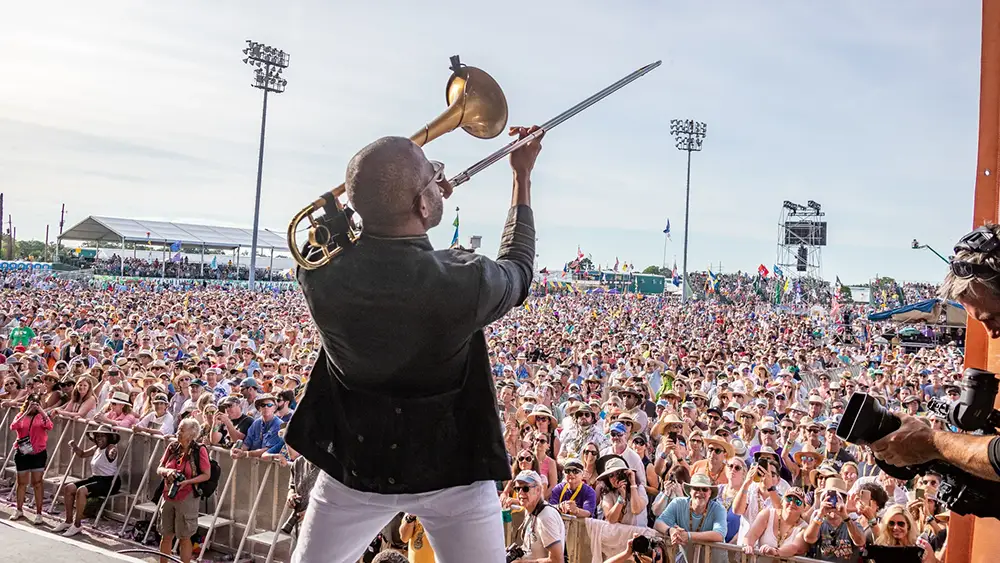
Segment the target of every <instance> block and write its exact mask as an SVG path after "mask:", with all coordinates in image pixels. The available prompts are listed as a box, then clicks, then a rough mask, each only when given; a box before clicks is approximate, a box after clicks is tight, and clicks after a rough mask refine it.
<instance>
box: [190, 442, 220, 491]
mask: <svg viewBox="0 0 1000 563" xmlns="http://www.w3.org/2000/svg"><path fill="white" fill-rule="evenodd" d="M198 447H199V448H204V447H205V446H202V445H199V446H198ZM200 458H201V451H200V450H199V451H198V455H196V456H194V458H192V461H194V470H195V472H197V473H198V474H199V475H200V474H201V468H200V467H198V460H199V459H200ZM208 464H209V470H208V474H209V477H208V481H205V482H202V483H198V484H197V485H194V494H195V496H197V497H201V498H208V497H210V496H212V495H214V494H215V491H216V489H218V488H219V479H220V478H221V477H222V467H221V466H220V465H219V462H217V461H215V460H214V459H212V458H211V457H209V458H208Z"/></svg>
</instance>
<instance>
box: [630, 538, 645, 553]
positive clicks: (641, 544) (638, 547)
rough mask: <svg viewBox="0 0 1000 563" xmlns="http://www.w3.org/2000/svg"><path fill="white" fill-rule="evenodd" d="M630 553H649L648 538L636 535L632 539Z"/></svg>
mask: <svg viewBox="0 0 1000 563" xmlns="http://www.w3.org/2000/svg"><path fill="white" fill-rule="evenodd" d="M632 553H635V554H636V555H649V538H647V537H646V536H638V537H636V538H634V539H633V540H632Z"/></svg>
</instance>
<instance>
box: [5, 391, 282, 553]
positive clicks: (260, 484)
mask: <svg viewBox="0 0 1000 563" xmlns="http://www.w3.org/2000/svg"><path fill="white" fill-rule="evenodd" d="M16 413H17V409H16V408H2V407H0V452H2V453H0V455H2V456H3V458H2V469H0V477H5V478H7V479H6V480H8V481H11V480H12V478H13V477H14V476H15V474H16V471H15V469H14V466H13V446H14V443H15V441H16V440H15V434H14V433H13V432H12V431H11V430H10V421H12V420H13V419H14V416H15V415H16ZM52 422H53V424H54V427H53V429H52V430H51V431H50V432H49V442H48V445H47V450H48V452H49V461H48V465H47V469H46V473H45V476H44V483H45V488H46V493H47V494H52V495H53V498H52V499H51V504H50V505H49V506H48V507H47V508H48V512H49V513H52V511H53V510H54V509H55V507H57V506H61V505H62V496H61V495H60V494H59V492H60V490H61V489H62V487H63V486H64V485H65V484H66V483H72V482H73V481H76V480H79V479H85V478H87V477H89V476H90V474H91V472H90V460H89V459H80V458H79V457H78V456H76V455H75V453H74V452H73V450H72V448H70V447H69V445H68V443H69V442H70V441H73V442H77V443H79V444H81V445H82V446H83V447H84V448H86V447H87V446H88V444H87V438H86V432H87V430H88V426H92V425H94V424H95V423H93V422H90V421H88V420H84V419H73V418H67V417H63V416H55V417H53V419H52ZM115 430H116V431H117V432H118V434H119V435H120V436H121V441H120V442H119V452H120V453H119V456H120V457H119V479H120V481H121V488H120V491H119V492H118V493H117V494H115V495H112V496H110V497H107V498H104V499H102V501H101V504H100V508H99V510H98V511H97V514H96V516H95V517H94V519H93V528H94V531H96V532H98V533H103V534H107V535H115V536H119V537H126V532H127V531H128V530H129V528H130V527H132V526H134V525H135V524H136V522H137V521H139V520H149V521H151V522H152V523H153V525H155V523H156V521H157V515H158V509H159V507H158V505H157V504H154V503H153V502H152V500H151V499H152V494H153V492H154V490H155V489H156V487H157V486H158V485H159V483H160V478H159V476H158V475H157V472H156V471H157V468H158V467H159V463H160V460H161V459H162V456H163V452H164V451H165V447H166V444H167V443H168V442H169V441H170V439H171V437H162V436H150V435H149V434H143V433H133V432H132V430H130V429H127V428H116V429H115ZM208 450H209V456H210V457H211V458H212V459H214V460H215V461H217V462H218V463H219V466H220V467H221V469H222V475H221V477H220V481H219V487H218V489H217V490H216V492H215V494H214V495H212V497H211V498H209V499H202V501H201V506H200V509H199V516H198V527H199V532H200V533H201V534H202V537H203V542H202V545H203V549H202V551H201V553H199V555H198V560H199V561H200V560H201V557H202V556H203V555H204V553H205V552H206V551H207V550H208V548H209V547H211V548H213V549H216V550H219V551H222V552H226V553H236V552H237V550H241V551H242V555H244V556H251V555H252V556H254V557H256V558H259V559H260V560H264V558H266V557H269V556H270V558H272V559H273V560H275V561H287V560H288V559H290V555H291V538H290V537H289V536H287V535H285V534H281V533H280V532H279V531H278V528H279V527H280V526H281V518H282V513H283V510H284V508H285V503H286V497H287V493H288V483H289V478H290V475H291V473H290V469H289V467H288V466H285V465H282V464H279V463H277V462H273V461H264V460H260V459H253V458H251V459H247V458H240V459H235V460H234V459H232V457H231V456H230V452H229V450H226V449H224V448H219V447H215V446H209V447H208ZM29 491H30V487H29ZM29 494H30V492H29ZM5 496H6V495H5ZM108 520H113V521H116V522H120V523H121V524H120V526H119V525H118V524H115V526H114V532H108V531H101V528H100V527H98V525H99V524H101V522H106V521H108ZM148 531H149V528H147V532H148Z"/></svg>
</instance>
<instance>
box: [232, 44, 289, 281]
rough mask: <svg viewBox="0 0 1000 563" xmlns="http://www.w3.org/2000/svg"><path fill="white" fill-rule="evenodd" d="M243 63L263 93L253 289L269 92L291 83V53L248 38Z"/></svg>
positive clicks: (252, 255) (252, 273)
mask: <svg viewBox="0 0 1000 563" xmlns="http://www.w3.org/2000/svg"><path fill="white" fill-rule="evenodd" d="M243 55H244V57H243V63H244V64H248V65H250V66H252V67H254V81H253V83H252V84H250V85H251V86H253V87H254V88H257V89H258V90H263V91H264V109H263V110H261V114H260V150H259V151H258V153H257V196H256V198H255V199H254V204H253V239H252V241H251V243H250V278H249V282H250V284H249V285H250V289H251V290H253V289H254V287H255V286H254V282H255V281H256V275H257V230H258V228H259V224H260V178H261V173H262V172H263V170H264V129H265V125H266V124H267V93H268V92H273V93H275V94H280V93H282V92H284V91H285V86H286V85H287V84H288V81H287V80H285V79H284V78H282V77H281V71H283V70H285V69H286V68H288V53H286V52H284V51H282V50H280V49H277V48H275V47H271V46H269V45H264V44H263V43H257V42H256V41H251V40H249V39H247V46H246V47H244V48H243Z"/></svg>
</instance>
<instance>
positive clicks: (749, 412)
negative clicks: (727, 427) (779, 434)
mask: <svg viewBox="0 0 1000 563" xmlns="http://www.w3.org/2000/svg"><path fill="white" fill-rule="evenodd" d="M745 416H749V417H750V418H752V419H753V424H757V421H758V420H760V416H758V415H757V413H755V412H753V411H752V410H750V409H740V410H738V411H736V420H740V419H741V418H743V417H745ZM740 424H742V421H740Z"/></svg>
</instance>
